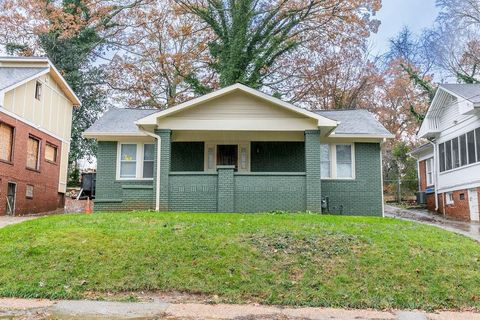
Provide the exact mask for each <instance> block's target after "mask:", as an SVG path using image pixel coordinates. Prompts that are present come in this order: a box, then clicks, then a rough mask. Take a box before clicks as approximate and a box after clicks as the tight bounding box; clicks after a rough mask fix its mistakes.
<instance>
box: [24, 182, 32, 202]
mask: <svg viewBox="0 0 480 320" xmlns="http://www.w3.org/2000/svg"><path fill="white" fill-rule="evenodd" d="M25 197H27V198H28V199H33V186H32V185H30V184H27V189H26V191H25Z"/></svg>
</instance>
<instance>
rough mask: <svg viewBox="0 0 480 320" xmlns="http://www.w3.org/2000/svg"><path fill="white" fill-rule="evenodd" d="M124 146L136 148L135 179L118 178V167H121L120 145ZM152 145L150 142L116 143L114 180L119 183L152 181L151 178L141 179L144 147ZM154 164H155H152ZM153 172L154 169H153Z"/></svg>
mask: <svg viewBox="0 0 480 320" xmlns="http://www.w3.org/2000/svg"><path fill="white" fill-rule="evenodd" d="M124 144H135V145H136V146H137V157H136V160H135V161H136V167H135V177H134V178H122V177H120V165H121V156H122V145H124ZM146 144H154V143H152V142H118V143H117V168H116V180H121V181H129V180H130V181H132V180H144V181H152V180H153V178H144V177H143V160H144V154H143V151H144V145H146ZM154 163H155V162H154ZM154 170H155V168H154Z"/></svg>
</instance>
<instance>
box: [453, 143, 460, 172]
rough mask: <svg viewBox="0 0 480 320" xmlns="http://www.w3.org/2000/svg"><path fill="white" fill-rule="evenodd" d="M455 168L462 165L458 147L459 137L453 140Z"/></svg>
mask: <svg viewBox="0 0 480 320" xmlns="http://www.w3.org/2000/svg"><path fill="white" fill-rule="evenodd" d="M452 157H453V168H458V167H460V150H459V148H458V138H455V139H453V140H452Z"/></svg>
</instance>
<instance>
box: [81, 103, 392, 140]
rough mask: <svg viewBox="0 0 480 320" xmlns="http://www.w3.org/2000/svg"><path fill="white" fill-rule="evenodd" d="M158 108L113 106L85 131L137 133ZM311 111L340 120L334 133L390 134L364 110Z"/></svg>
mask: <svg viewBox="0 0 480 320" xmlns="http://www.w3.org/2000/svg"><path fill="white" fill-rule="evenodd" d="M158 111H159V110H158V109H119V108H113V109H110V110H109V111H107V112H106V113H105V114H104V115H103V116H102V117H101V118H100V119H98V120H97V121H96V122H95V123H94V124H93V125H92V126H91V127H90V128H88V129H87V130H86V131H85V132H86V133H139V132H140V131H139V130H138V127H137V126H136V125H135V123H134V122H135V121H136V120H139V119H141V118H143V117H146V116H149V115H151V114H153V113H155V112H158ZM313 112H315V113H317V114H319V115H321V116H324V117H327V118H329V119H332V120H336V121H340V125H339V126H338V127H337V128H336V129H335V133H336V134H360V135H380V136H383V135H384V136H390V135H391V134H390V132H388V130H387V129H385V127H384V126H382V125H381V124H380V122H378V121H377V119H375V117H374V115H373V114H371V113H370V112H368V111H366V110H335V111H325V110H314V111H313Z"/></svg>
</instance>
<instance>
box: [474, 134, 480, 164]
mask: <svg viewBox="0 0 480 320" xmlns="http://www.w3.org/2000/svg"><path fill="white" fill-rule="evenodd" d="M475 144H476V145H477V161H480V128H478V129H477V130H475Z"/></svg>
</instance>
